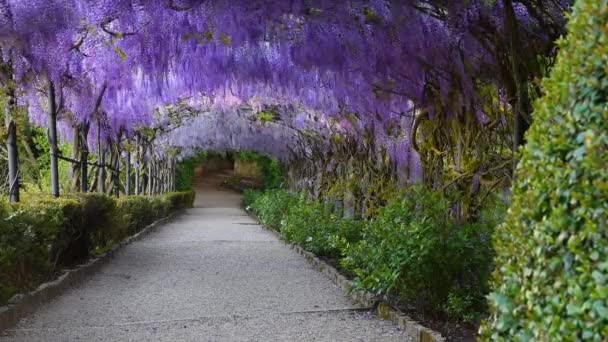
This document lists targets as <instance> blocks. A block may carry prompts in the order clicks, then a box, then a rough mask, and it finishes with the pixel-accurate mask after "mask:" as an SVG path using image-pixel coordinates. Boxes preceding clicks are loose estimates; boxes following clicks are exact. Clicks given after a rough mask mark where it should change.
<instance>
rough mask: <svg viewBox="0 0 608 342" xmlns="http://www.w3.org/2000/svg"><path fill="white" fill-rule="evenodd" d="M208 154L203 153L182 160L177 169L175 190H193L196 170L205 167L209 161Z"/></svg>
mask: <svg viewBox="0 0 608 342" xmlns="http://www.w3.org/2000/svg"><path fill="white" fill-rule="evenodd" d="M207 157H208V155H207V153H206V152H201V153H198V154H197V155H194V156H192V157H190V158H187V159H184V160H181V161H179V162H178V163H177V166H176V168H175V189H176V190H177V191H188V190H192V184H193V183H192V182H193V180H194V169H195V168H196V167H197V166H200V165H203V163H205V161H206V160H207Z"/></svg>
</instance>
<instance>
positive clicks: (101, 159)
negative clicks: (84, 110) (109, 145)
mask: <svg viewBox="0 0 608 342" xmlns="http://www.w3.org/2000/svg"><path fill="white" fill-rule="evenodd" d="M97 154H98V158H97V162H98V163H99V180H98V181H97V189H98V190H99V192H101V193H103V194H105V193H106V167H105V164H106V151H105V150H104V146H103V144H102V142H101V121H98V125H97Z"/></svg>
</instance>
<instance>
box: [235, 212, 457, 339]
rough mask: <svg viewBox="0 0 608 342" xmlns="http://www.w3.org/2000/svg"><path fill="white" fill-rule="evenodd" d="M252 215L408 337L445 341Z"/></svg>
mask: <svg viewBox="0 0 608 342" xmlns="http://www.w3.org/2000/svg"><path fill="white" fill-rule="evenodd" d="M245 211H247V213H249V215H250V216H251V217H253V218H254V219H255V220H256V221H258V222H259V223H260V226H262V227H263V228H264V229H265V230H267V231H269V232H270V233H272V234H273V235H274V236H276V237H277V238H278V239H279V240H281V241H282V242H283V243H285V244H286V245H287V246H289V247H291V249H293V250H294V251H295V252H296V253H298V254H300V255H301V256H303V257H304V258H305V259H306V260H307V261H308V262H309V263H310V264H311V265H312V266H313V267H314V268H315V269H316V270H317V271H319V272H321V273H323V274H324V275H326V276H327V277H328V278H329V279H330V280H331V281H332V282H333V283H334V284H335V285H336V286H338V287H339V288H341V289H342V291H344V292H345V293H347V294H348V295H349V296H350V297H351V298H352V299H353V300H354V301H355V302H357V303H358V304H360V305H363V306H365V307H370V308H372V307H373V308H374V311H375V313H376V315H378V317H380V318H382V319H384V320H388V321H391V322H393V323H394V324H396V325H397V326H398V327H399V328H400V329H401V330H402V331H404V332H405V334H406V335H407V337H409V338H411V339H412V342H445V341H446V339H445V338H444V337H443V336H441V334H440V333H438V332H436V331H433V330H431V329H429V328H426V327H423V326H422V325H421V324H419V323H418V322H416V321H414V320H412V319H411V318H410V317H409V316H407V315H406V314H405V313H403V312H401V311H400V310H399V309H396V308H394V307H392V306H391V305H390V304H388V303H387V302H385V301H382V300H380V299H378V298H377V297H376V296H374V295H373V294H372V293H369V292H365V291H360V290H357V291H353V290H352V289H353V282H352V280H350V279H348V278H346V277H345V276H344V275H342V274H341V273H340V272H338V271H337V270H336V269H335V268H334V267H333V266H332V265H330V264H328V263H326V262H325V261H323V260H321V259H319V258H318V257H317V256H316V255H315V254H313V253H311V252H308V251H306V250H305V249H304V248H302V247H301V246H300V245H297V244H295V243H291V242H288V241H286V240H285V239H284V238H283V236H282V235H281V234H280V233H279V232H277V231H276V230H274V229H272V228H269V227H266V226H265V225H264V224H262V222H261V221H260V220H259V219H258V217H257V216H256V215H255V214H254V213H253V212H251V211H250V210H247V209H245Z"/></svg>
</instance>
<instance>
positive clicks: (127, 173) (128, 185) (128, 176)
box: [125, 150, 131, 196]
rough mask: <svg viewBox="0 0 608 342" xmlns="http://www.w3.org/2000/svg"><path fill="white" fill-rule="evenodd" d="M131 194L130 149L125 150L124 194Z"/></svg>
mask: <svg viewBox="0 0 608 342" xmlns="http://www.w3.org/2000/svg"><path fill="white" fill-rule="evenodd" d="M130 194H131V150H127V157H126V161H125V195H127V196H129V195H130Z"/></svg>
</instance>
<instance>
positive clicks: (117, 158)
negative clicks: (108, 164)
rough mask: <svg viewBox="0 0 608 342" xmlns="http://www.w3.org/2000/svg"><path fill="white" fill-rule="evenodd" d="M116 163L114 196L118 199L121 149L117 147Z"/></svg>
mask: <svg viewBox="0 0 608 342" xmlns="http://www.w3.org/2000/svg"><path fill="white" fill-rule="evenodd" d="M115 158H116V163H115V164H114V167H115V168H116V169H115V170H114V196H116V198H118V197H119V196H120V148H118V145H117V146H116V157H115Z"/></svg>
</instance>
